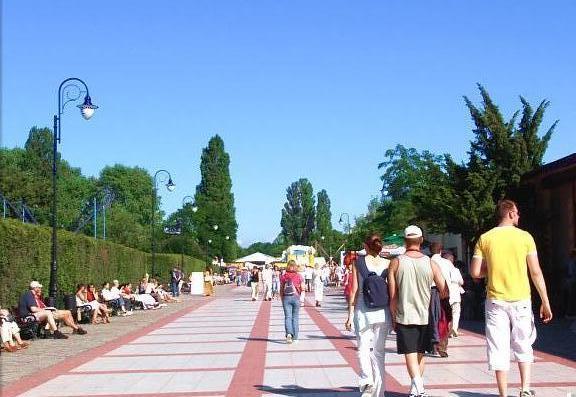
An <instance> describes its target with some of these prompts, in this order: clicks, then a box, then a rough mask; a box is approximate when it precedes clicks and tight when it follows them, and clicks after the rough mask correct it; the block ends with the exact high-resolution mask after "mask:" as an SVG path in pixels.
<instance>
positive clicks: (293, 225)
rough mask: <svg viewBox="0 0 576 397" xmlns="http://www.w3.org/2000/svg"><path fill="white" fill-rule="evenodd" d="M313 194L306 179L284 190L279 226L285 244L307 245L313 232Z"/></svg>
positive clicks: (310, 185)
mask: <svg viewBox="0 0 576 397" xmlns="http://www.w3.org/2000/svg"><path fill="white" fill-rule="evenodd" d="M314 212H315V211H314V192H313V188H312V184H311V183H310V181H309V180H308V179H306V178H301V179H299V180H298V181H296V182H293V183H292V184H291V185H290V186H289V187H288V188H287V189H286V203H285V204H284V208H283V209H282V218H281V220H280V226H281V227H282V234H283V235H284V238H285V240H286V242H287V243H288V244H289V245H290V244H304V245H309V244H310V242H311V237H312V232H313V231H314V220H315V213H314Z"/></svg>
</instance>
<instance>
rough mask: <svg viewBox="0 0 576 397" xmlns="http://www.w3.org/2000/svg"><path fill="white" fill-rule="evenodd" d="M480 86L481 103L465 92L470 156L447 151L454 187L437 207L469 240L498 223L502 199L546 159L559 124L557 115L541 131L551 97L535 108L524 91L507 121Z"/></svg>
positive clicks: (455, 228)
mask: <svg viewBox="0 0 576 397" xmlns="http://www.w3.org/2000/svg"><path fill="white" fill-rule="evenodd" d="M478 89H479V91H480V95H481V97H482V104H481V106H480V107H477V106H476V105H474V104H473V103H472V101H470V100H469V99H468V98H467V97H464V101H465V103H466V106H467V108H468V110H469V112H470V116H471V117H472V121H473V122H474V126H475V128H474V130H473V133H474V139H473V140H472V142H471V144H470V151H469V158H468V161H467V163H465V164H457V163H456V162H454V161H453V160H452V158H451V157H450V156H446V171H447V174H448V180H449V181H450V183H451V191H450V192H447V194H444V196H445V197H444V201H443V202H442V203H438V204H439V205H438V206H437V211H438V213H439V214H444V217H445V223H446V226H447V229H448V230H450V231H454V232H459V233H462V234H463V236H464V238H465V239H466V240H467V241H468V242H469V244H470V245H473V244H474V242H475V240H476V239H477V238H478V237H479V235H480V234H481V233H482V232H484V231H485V230H487V229H488V228H490V227H491V226H492V225H493V224H494V217H493V215H494V210H495V208H496V203H497V202H498V200H500V199H502V198H504V197H510V196H512V195H513V194H514V192H515V191H516V189H518V187H519V186H520V182H521V178H522V176H523V175H524V174H526V173H527V172H530V171H532V170H533V169H535V168H537V167H539V166H540V165H542V158H543V156H544V153H545V152H546V149H547V147H548V142H549V141H550V139H551V137H552V133H553V132H554V129H555V128H556V125H557V124H558V121H555V122H554V123H553V124H552V126H551V127H550V128H548V130H547V131H546V132H545V133H544V134H543V135H542V137H540V133H539V129H540V125H541V123H542V120H543V117H544V113H545V112H546V109H547V108H548V106H549V105H550V102H549V101H547V100H543V101H541V102H540V104H539V105H538V107H537V108H536V111H534V110H533V108H532V106H531V105H530V104H529V103H528V101H527V100H526V99H524V98H523V97H520V102H521V104H522V109H521V110H518V111H516V112H514V114H513V115H512V117H511V118H510V120H508V121H506V120H505V119H504V116H503V115H502V113H501V112H500V110H499V108H498V106H496V104H495V103H494V101H493V100H492V98H491V97H490V95H489V94H488V92H487V91H486V89H485V88H484V87H482V86H481V85H480V84H478ZM520 114H522V117H521V119H520V121H518V116H519V115H520Z"/></svg>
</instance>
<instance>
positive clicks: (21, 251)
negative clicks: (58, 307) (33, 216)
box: [0, 219, 205, 307]
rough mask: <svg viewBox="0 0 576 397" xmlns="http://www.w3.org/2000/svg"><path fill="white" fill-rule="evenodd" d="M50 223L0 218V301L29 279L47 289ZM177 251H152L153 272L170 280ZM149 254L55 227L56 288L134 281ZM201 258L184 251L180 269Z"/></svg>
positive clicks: (196, 266) (195, 265) (196, 267)
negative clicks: (56, 241)
mask: <svg viewBox="0 0 576 397" xmlns="http://www.w3.org/2000/svg"><path fill="white" fill-rule="evenodd" d="M51 232H52V229H50V228H48V227H44V226H36V225H30V224H23V223H22V222H20V221H17V220H12V219H0V305H2V307H11V306H14V305H16V304H17V303H18V299H19V297H20V295H21V294H22V293H23V292H24V291H26V290H27V289H28V285H29V283H30V281H31V280H38V281H39V282H40V283H41V284H43V285H44V290H45V291H44V294H45V295H48V292H49V291H48V284H49V282H50V252H51ZM181 260H182V259H181V256H180V255H178V254H156V273H157V274H159V275H160V278H161V279H162V280H161V281H163V282H166V281H168V278H169V274H170V270H171V269H172V268H173V267H174V266H175V265H178V264H180V262H181ZM151 262H152V261H151V255H150V254H149V253H147V252H142V251H139V250H136V249H133V248H128V247H125V246H123V245H119V244H115V243H112V242H109V241H105V240H98V239H94V238H92V237H88V236H85V235H82V234H75V233H71V232H68V231H65V230H58V293H59V295H60V296H62V295H63V294H69V293H74V291H75V288H76V284H78V283H88V282H91V283H95V284H96V285H97V286H98V287H99V286H100V284H101V283H103V282H105V281H111V280H113V279H118V280H120V282H121V283H122V282H132V283H137V282H138V281H139V280H140V279H141V278H142V276H143V275H144V274H145V273H150V267H151ZM204 267H205V264H204V262H203V261H201V260H199V259H196V258H191V257H188V256H184V265H183V270H184V272H185V273H186V274H188V273H190V272H191V271H202V270H203V269H204Z"/></svg>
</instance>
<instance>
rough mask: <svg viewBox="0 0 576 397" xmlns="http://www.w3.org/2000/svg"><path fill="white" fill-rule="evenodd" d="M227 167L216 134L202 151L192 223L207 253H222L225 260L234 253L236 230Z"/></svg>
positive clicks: (228, 157)
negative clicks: (195, 208)
mask: <svg viewBox="0 0 576 397" xmlns="http://www.w3.org/2000/svg"><path fill="white" fill-rule="evenodd" d="M229 167H230V156H229V155H228V153H226V151H225V150H224V141H223V140H222V138H220V136H218V135H216V136H214V137H212V138H211V139H210V141H209V142H208V146H207V147H206V148H204V149H203V150H202V158H201V162H200V174H201V180H200V184H198V186H196V194H195V196H194V199H195V202H196V205H197V207H198V211H197V212H196V214H195V215H194V223H195V227H196V232H197V234H198V239H199V241H200V244H201V245H202V246H203V247H205V249H206V250H207V255H208V256H210V257H213V256H223V257H224V258H225V259H226V260H229V259H233V258H234V257H235V256H236V248H237V244H236V233H237V230H238V223H237V222H236V208H235V207H234V194H233V193H232V179H231V178H230V170H229ZM214 226H218V228H217V229H215V228H214ZM209 241H211V242H210V243H209Z"/></svg>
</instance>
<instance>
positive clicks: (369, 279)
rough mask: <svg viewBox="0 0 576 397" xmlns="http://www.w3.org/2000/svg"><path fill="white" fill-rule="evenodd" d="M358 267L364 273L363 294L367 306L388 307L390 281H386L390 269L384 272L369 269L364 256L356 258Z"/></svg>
mask: <svg viewBox="0 0 576 397" xmlns="http://www.w3.org/2000/svg"><path fill="white" fill-rule="evenodd" d="M356 269H357V270H358V272H359V273H360V274H361V275H362V295H364V303H365V304H366V307H367V308H368V309H384V308H386V307H388V304H389V297H388V283H387V281H386V276H387V275H388V269H385V270H384V271H383V272H382V274H376V273H375V272H371V271H369V270H368V267H367V266H366V259H365V258H364V257H363V256H359V257H358V259H356Z"/></svg>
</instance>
